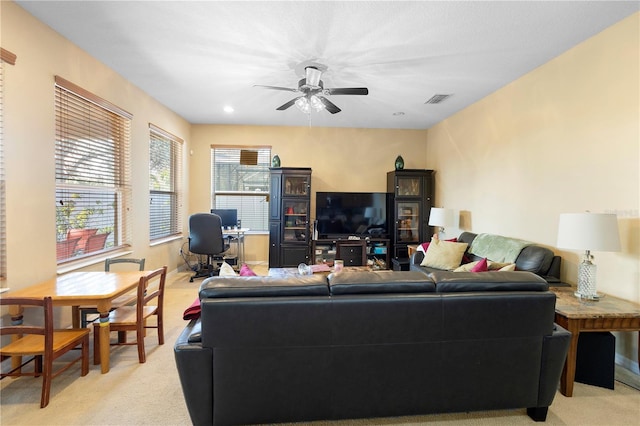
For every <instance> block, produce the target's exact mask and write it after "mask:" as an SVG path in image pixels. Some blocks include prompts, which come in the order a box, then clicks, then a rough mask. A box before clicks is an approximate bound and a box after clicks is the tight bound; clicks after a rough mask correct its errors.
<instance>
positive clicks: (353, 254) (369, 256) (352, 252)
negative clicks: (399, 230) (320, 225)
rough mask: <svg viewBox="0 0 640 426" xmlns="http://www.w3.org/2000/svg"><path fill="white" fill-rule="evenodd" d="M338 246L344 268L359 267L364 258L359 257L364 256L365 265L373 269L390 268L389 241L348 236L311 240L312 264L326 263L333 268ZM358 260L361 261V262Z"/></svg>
mask: <svg viewBox="0 0 640 426" xmlns="http://www.w3.org/2000/svg"><path fill="white" fill-rule="evenodd" d="M338 245H340V246H341V247H340V248H341V249H342V250H341V256H342V257H343V259H342V260H344V261H345V262H344V265H345V266H360V265H361V264H362V263H363V261H364V257H362V256H361V255H362V254H364V255H365V256H366V262H367V265H370V266H373V267H374V268H376V267H377V268H378V269H389V268H390V267H391V265H390V248H389V239H387V238H366V237H360V238H359V239H354V238H351V239H350V238H349V235H340V236H339V237H337V238H322V239H318V240H313V241H312V256H313V257H312V258H313V263H315V264H322V263H326V264H327V265H329V266H333V262H334V261H335V260H336V258H337V257H336V256H337V252H338ZM361 247H362V248H361ZM358 250H360V251H358ZM361 250H364V253H362V251H361ZM345 257H346V258H345ZM338 259H339V258H338ZM360 259H362V261H361V260H360ZM362 266H366V265H362Z"/></svg>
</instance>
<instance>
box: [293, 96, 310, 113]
mask: <svg viewBox="0 0 640 426" xmlns="http://www.w3.org/2000/svg"><path fill="white" fill-rule="evenodd" d="M296 106H297V107H298V109H299V110H300V111H302V112H304V113H305V114H309V113H310V112H311V107H310V106H309V101H308V100H307V98H305V97H304V96H302V97H300V98H298V99H296Z"/></svg>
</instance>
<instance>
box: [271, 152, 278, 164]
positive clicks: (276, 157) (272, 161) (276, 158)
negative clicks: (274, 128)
mask: <svg viewBox="0 0 640 426" xmlns="http://www.w3.org/2000/svg"><path fill="white" fill-rule="evenodd" d="M271 167H280V157H278V154H276V155H274V156H273V158H272V159H271Z"/></svg>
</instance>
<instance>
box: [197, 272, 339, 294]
mask: <svg viewBox="0 0 640 426" xmlns="http://www.w3.org/2000/svg"><path fill="white" fill-rule="evenodd" d="M328 295H329V286H328V285H327V278H326V276H324V275H319V274H318V275H305V276H302V275H301V276H292V277H263V276H247V277H219V276H218V277H211V278H207V279H206V280H204V281H203V282H202V284H201V285H200V299H201V300H202V299H205V298H228V297H273V296H278V297H292V296H328Z"/></svg>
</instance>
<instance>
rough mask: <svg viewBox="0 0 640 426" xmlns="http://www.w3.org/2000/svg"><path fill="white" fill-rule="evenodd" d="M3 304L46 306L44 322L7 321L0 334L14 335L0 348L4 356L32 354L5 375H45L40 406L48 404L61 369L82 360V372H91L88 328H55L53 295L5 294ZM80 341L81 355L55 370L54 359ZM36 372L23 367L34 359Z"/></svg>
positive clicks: (0, 352)
mask: <svg viewBox="0 0 640 426" xmlns="http://www.w3.org/2000/svg"><path fill="white" fill-rule="evenodd" d="M0 305H21V306H36V307H40V308H43V310H44V325H42V326H29V325H13V324H12V325H7V326H2V327H0V335H2V336H5V335H13V336H14V338H13V341H12V342H11V343H9V344H7V345H5V346H3V347H2V348H0V357H1V359H2V360H5V359H7V358H9V357H12V356H17V357H24V356H33V358H30V359H29V360H27V361H26V362H24V363H22V365H20V366H19V367H17V368H14V369H13V370H11V371H9V372H8V373H2V374H1V376H0V377H5V376H34V377H39V376H42V377H43V379H42V396H41V398H40V408H44V407H46V406H47V405H48V404H49V395H50V393H51V381H52V380H53V378H55V377H57V376H58V375H59V374H60V373H62V372H63V371H65V370H67V369H68V368H69V367H71V366H72V365H73V364H75V363H76V361H79V360H81V361H82V368H81V375H82V376H86V375H87V373H88V372H89V329H86V328H83V329H65V330H54V329H53V303H52V301H51V297H45V298H44V299H26V298H15V297H3V298H1V299H0ZM78 345H81V355H80V356H78V357H74V358H73V359H72V360H70V361H69V360H65V365H64V366H63V367H61V368H59V369H58V370H56V371H54V370H53V361H54V360H55V359H57V358H58V357H60V356H61V355H63V354H65V353H67V352H69V351H70V350H72V349H74V348H76V347H77V346H78ZM34 360H35V362H34V371H33V372H23V371H22V367H23V366H25V365H26V364H28V363H29V362H31V361H34Z"/></svg>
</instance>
